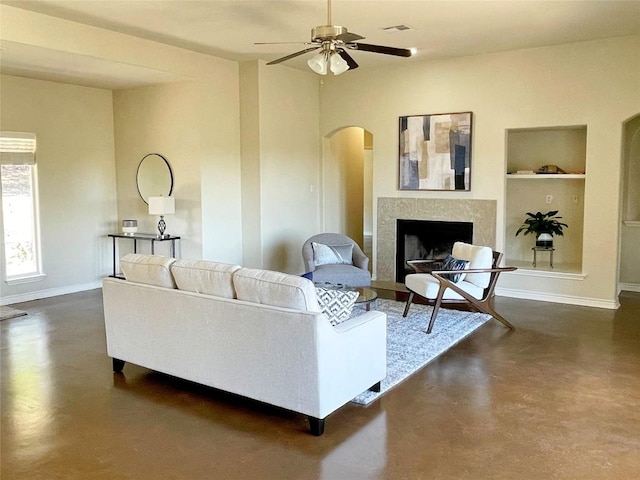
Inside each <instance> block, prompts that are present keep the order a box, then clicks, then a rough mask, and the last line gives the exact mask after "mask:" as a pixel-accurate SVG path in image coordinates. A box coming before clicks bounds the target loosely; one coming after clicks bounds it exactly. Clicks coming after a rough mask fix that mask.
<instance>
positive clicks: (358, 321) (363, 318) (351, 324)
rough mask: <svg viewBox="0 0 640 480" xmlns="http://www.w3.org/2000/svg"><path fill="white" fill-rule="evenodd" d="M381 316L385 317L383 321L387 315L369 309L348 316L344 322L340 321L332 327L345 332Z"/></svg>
mask: <svg viewBox="0 0 640 480" xmlns="http://www.w3.org/2000/svg"><path fill="white" fill-rule="evenodd" d="M381 316H383V317H385V322H386V317H387V314H386V313H383V312H379V311H377V310H370V311H368V312H365V313H363V314H362V315H356V316H354V317H351V318H349V319H348V320H345V321H344V322H340V323H339V324H338V325H335V326H334V327H333V328H334V329H335V330H336V331H337V332H347V331H349V330H352V329H354V328H357V327H359V326H360V325H363V324H365V323H367V322H372V321H374V320H375V319H376V318H378V317H381Z"/></svg>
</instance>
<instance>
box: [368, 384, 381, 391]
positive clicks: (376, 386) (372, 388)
mask: <svg viewBox="0 0 640 480" xmlns="http://www.w3.org/2000/svg"><path fill="white" fill-rule="evenodd" d="M369 390H371V391H372V392H378V393H380V382H378V383H374V384H373V385H371V386H370V387H369Z"/></svg>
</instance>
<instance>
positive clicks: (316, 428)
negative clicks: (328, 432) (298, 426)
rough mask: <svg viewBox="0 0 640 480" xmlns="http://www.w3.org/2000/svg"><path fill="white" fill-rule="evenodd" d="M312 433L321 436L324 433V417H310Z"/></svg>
mask: <svg viewBox="0 0 640 480" xmlns="http://www.w3.org/2000/svg"><path fill="white" fill-rule="evenodd" d="M309 429H310V430H311V435H315V436H316V437H319V436H320V435H322V434H323V433H324V418H316V417H309Z"/></svg>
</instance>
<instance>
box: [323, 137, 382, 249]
mask: <svg viewBox="0 0 640 480" xmlns="http://www.w3.org/2000/svg"><path fill="white" fill-rule="evenodd" d="M322 165H323V168H322V184H323V201H322V216H323V229H324V231H326V232H337V233H343V234H345V235H348V236H349V237H351V238H353V239H354V240H355V241H356V242H358V244H359V245H360V246H361V247H362V248H363V250H364V251H365V253H366V254H367V256H369V258H371V259H372V261H373V257H372V245H371V244H372V236H373V135H372V134H371V132H369V131H367V130H365V129H364V128H361V127H344V128H340V129H337V130H334V131H333V132H331V133H330V134H329V135H327V136H326V137H325V138H324V148H323V164H322Z"/></svg>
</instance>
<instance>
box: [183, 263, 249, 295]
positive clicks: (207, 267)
mask: <svg viewBox="0 0 640 480" xmlns="http://www.w3.org/2000/svg"><path fill="white" fill-rule="evenodd" d="M238 269H240V266H239V265H231V264H229V263H219V262H211V261H208V260H176V261H175V263H174V264H173V265H171V273H173V278H174V280H175V282H176V285H177V287H178V288H179V289H180V290H187V291H189V292H196V293H204V294H207V295H216V296H218V297H224V298H236V291H235V289H234V288H233V272H235V271H236V270H238Z"/></svg>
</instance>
